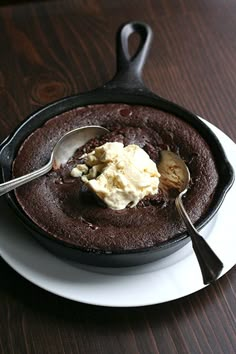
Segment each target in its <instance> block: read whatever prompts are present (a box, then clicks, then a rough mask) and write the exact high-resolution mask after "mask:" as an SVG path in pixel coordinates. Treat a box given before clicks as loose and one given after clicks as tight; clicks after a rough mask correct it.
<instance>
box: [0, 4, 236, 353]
mask: <svg viewBox="0 0 236 354" xmlns="http://www.w3.org/2000/svg"><path fill="white" fill-rule="evenodd" d="M13 3H14V2H13ZM13 3H11V2H9V3H8V4H7V2H6V1H5V2H4V3H2V4H1V5H2V6H1V7H0V140H1V139H3V138H4V137H6V136H7V135H8V134H9V133H10V132H11V131H12V130H13V129H14V128H15V127H16V126H17V125H18V124H19V123H20V122H21V121H22V120H23V119H24V118H25V117H26V116H27V115H29V114H30V113H32V112H33V111H35V110H36V109H38V108H40V107H42V106H44V105H45V104H47V103H49V102H52V101H54V100H56V99H59V98H62V97H65V96H68V95H71V94H75V93H77V92H83V91H86V90H90V89H93V88H96V87H98V86H101V85H102V84H104V83H105V82H107V81H108V80H109V79H110V78H111V77H112V76H113V75H114V72H115V44H114V43H115V40H114V39H115V34H116V30H117V28H118V27H119V26H120V24H121V23H123V22H127V21H130V20H142V21H145V22H147V23H149V24H150V26H151V27H152V29H153V31H154V41H153V45H152V48H151V51H150V55H149V58H148V61H147V63H146V66H145V69H144V73H143V77H144V80H145V83H146V85H147V86H148V87H149V88H150V89H152V90H153V91H155V92H156V93H158V94H159V95H160V96H163V97H165V98H167V99H170V100H172V101H175V102H176V103H178V104H180V105H182V106H185V107H186V108H188V109H190V110H191V111H193V112H195V113H198V114H199V115H201V116H202V117H205V118H206V119H207V120H208V121H210V122H212V123H213V124H215V125H216V126H218V127H219V128H220V129H222V130H223V131H224V132H225V133H226V134H227V135H229V136H230V137H231V138H232V139H233V140H234V141H236V104H235V95H236V36H235V32H236V16H235V13H236V1H235V0H227V1H219V0H198V1H194V0H182V1H172V0H163V1H154V0H145V1H139V0H131V1H127V0H119V1H115V0H113V1H110V0H100V1H96V0H91V1H82V0H80V1H79V0H74V1H72V0H70V1H48V2H47V1H37V2H33V1H32V2H28V1H27V2H17V4H13ZM0 272H1V287H0V353H1V354H12V353H13V354H21V353H22V354H25V353H29V354H31V353H40V354H41V353H42V354H46V353H49V354H54V353H57V354H60V353H82V354H84V353H86V354H87V353H89V354H90V353H91V354H93V353H95V354H96V353H102V354H104V353H105V354H106V353H109V354H110V353H112V354H113V353H114V354H119V353H122V354H124V353H127V354H149V353H150V354H154V353H164V354H165V353H166V354H169V353H181V354H182V353H191V354H194V353H196V354H197V353H206V354H210V353H214V354H217V353H226V354H231V353H232V354H233V353H235V348H236V320H235V315H236V296H235V290H236V272H235V268H234V269H232V270H231V271H229V272H228V273H227V274H226V275H225V276H223V277H222V278H221V279H220V280H219V281H217V282H216V284H214V285H211V286H209V287H207V288H205V289H203V290H201V291H199V292H197V293H195V294H193V295H191V296H187V297H184V298H182V299H179V300H176V301H172V302H169V303H165V304H162V305H155V306H150V307H141V308H134V309H112V308H103V307H96V306H89V305H84V304H80V303H76V302H71V301H69V300H65V299H62V298H60V297H57V296H55V295H52V294H50V293H48V292H46V291H44V290H42V289H39V288H38V287H36V286H34V285H33V284H31V283H29V282H28V281H27V280H25V279H23V278H22V277H21V276H19V275H18V274H17V273H16V272H15V271H13V270H12V269H11V268H10V267H9V266H8V265H7V264H6V263H5V262H4V261H3V260H0ZM160 286H161V284H160Z"/></svg>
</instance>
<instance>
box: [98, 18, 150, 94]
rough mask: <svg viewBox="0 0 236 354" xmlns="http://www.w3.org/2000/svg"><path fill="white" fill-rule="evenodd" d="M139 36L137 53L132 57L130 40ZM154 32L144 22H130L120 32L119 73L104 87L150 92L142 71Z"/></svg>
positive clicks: (117, 40)
mask: <svg viewBox="0 0 236 354" xmlns="http://www.w3.org/2000/svg"><path fill="white" fill-rule="evenodd" d="M134 33H136V34H138V35H139V37H140V42H139V45H138V48H137V49H136V52H135V53H134V54H133V55H132V56H131V55H130V50H129V39H130V36H131V35H132V34H134ZM152 37H153V34H152V30H151V28H150V27H149V26H148V25H147V24H146V23H144V22H129V23H127V24H125V25H123V26H121V28H120V29H119V30H118V32H117V37H116V55H117V71H116V74H115V76H114V77H113V79H112V80H111V81H109V82H108V83H107V84H106V85H104V87H106V88H109V89H110V88H122V90H124V89H129V90H130V89H135V90H136V92H137V90H140V91H148V89H147V88H146V87H145V86H144V84H143V80H142V69H143V66H144V64H145V61H146V58H147V55H148V52H149V49H150V46H151V41H152Z"/></svg>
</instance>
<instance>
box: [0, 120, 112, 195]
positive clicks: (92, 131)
mask: <svg viewBox="0 0 236 354" xmlns="http://www.w3.org/2000/svg"><path fill="white" fill-rule="evenodd" d="M107 132H108V130H107V129H106V128H103V127H101V126H97V125H91V126H84V127H82V128H77V129H74V130H72V131H70V132H69V133H67V134H65V135H64V136H63V137H62V138H61V139H60V140H59V141H58V142H57V144H56V145H55V147H54V149H53V151H52V153H51V157H50V160H49V162H48V163H47V164H46V165H45V166H43V167H41V168H40V169H38V170H37V171H34V172H31V173H29V174H27V175H24V176H21V177H18V178H15V179H12V180H10V181H7V182H5V183H2V184H0V196H1V195H3V194H5V193H8V192H10V191H12V190H13V189H16V188H17V187H20V186H22V185H23V184H25V183H28V182H30V181H32V180H34V179H36V178H38V177H40V176H43V175H45V174H46V173H47V172H49V171H50V170H51V169H52V168H54V169H58V168H60V166H61V165H64V164H65V163H66V162H67V161H68V160H69V158H70V157H71V156H73V154H74V153H75V151H76V150H77V149H78V148H79V147H81V146H83V145H84V144H85V143H87V142H88V141H89V140H90V139H92V138H95V137H99V136H101V135H103V134H105V133H107Z"/></svg>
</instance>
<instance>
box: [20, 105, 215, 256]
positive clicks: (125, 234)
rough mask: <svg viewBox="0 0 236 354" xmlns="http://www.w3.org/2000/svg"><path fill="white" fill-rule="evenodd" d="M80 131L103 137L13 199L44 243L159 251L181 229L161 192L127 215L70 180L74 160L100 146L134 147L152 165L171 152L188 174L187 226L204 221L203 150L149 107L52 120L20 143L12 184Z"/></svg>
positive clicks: (208, 166) (208, 179)
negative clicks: (97, 131) (94, 130)
mask: <svg viewBox="0 0 236 354" xmlns="http://www.w3.org/2000/svg"><path fill="white" fill-rule="evenodd" d="M85 125H101V126H103V127H106V128H108V129H109V131H110V133H107V134H106V135H104V136H102V137H101V138H100V139H93V140H92V141H90V142H88V143H87V144H86V145H85V146H83V147H81V148H80V149H79V150H78V151H77V152H76V153H75V155H74V156H73V157H72V158H71V159H70V160H69V161H68V163H67V164H66V166H63V167H62V168H61V169H59V170H57V171H54V170H52V171H51V172H49V173H48V174H47V175H45V176H43V177H40V178H38V179H37V180H35V181H32V182H30V183H28V184H27V185H25V186H22V187H20V188H18V189H17V190H16V192H15V194H16V198H17V201H18V203H19V204H20V206H21V207H22V209H23V210H24V212H25V213H26V214H27V215H28V216H29V218H31V220H32V221H33V222H34V223H35V224H36V225H38V226H39V227H40V228H41V229H43V230H44V231H46V232H47V233H48V234H49V235H51V237H53V238H56V239H60V240H63V241H64V242H67V243H68V244H70V245H76V246H79V247H81V248H83V249H86V250H88V249H89V250H90V249H94V250H102V251H121V250H131V249H140V248H146V247H152V246H154V245H159V244H161V243H163V242H164V241H166V240H168V239H170V238H173V237H175V236H176V235H178V234H180V233H181V232H183V231H184V230H185V227H184V225H183V223H182V222H181V220H180V217H179V215H178V213H177V211H176V207H175V204H174V200H173V198H169V196H168V195H166V194H165V193H164V192H163V191H162V190H161V189H160V190H159V192H158V194H156V195H154V196H150V197H145V198H144V199H143V200H141V201H140V202H139V203H138V205H137V206H136V207H134V208H129V207H127V208H125V209H123V210H111V209H109V208H108V207H106V206H105V205H104V204H103V203H101V202H100V201H99V200H98V198H96V197H95V195H94V194H93V193H92V192H91V191H89V190H88V189H87V187H86V186H85V184H83V182H82V181H81V179H80V178H73V177H72V176H71V175H70V171H71V170H72V168H73V167H74V166H75V165H76V164H77V163H78V158H79V157H80V156H81V154H83V153H84V152H90V151H92V150H93V149H94V147H96V146H100V145H102V144H104V143H105V142H114V141H117V142H122V143H124V145H128V144H136V145H138V146H140V147H141V148H143V149H144V150H145V151H146V152H147V153H148V154H149V156H150V157H151V159H152V160H153V161H155V162H156V163H157V165H158V162H159V160H160V151H161V150H163V149H170V150H171V151H173V152H175V153H177V154H178V155H179V156H180V157H181V158H182V159H184V161H185V162H186V164H187V166H188V168H189V170H190V174H191V183H190V188H189V191H188V192H187V194H186V196H185V198H184V205H185V207H186V210H187V212H188V214H189V216H190V218H191V220H192V221H193V222H194V223H195V222H196V221H198V220H199V219H201V218H202V217H203V216H204V214H205V212H206V211H207V209H208V208H209V206H210V203H211V200H212V198H213V196H214V191H215V189H216V186H217V183H218V174H217V170H216V167H215V163H214V160H213V157H212V154H211V152H210V149H209V147H208V145H207V143H206V141H204V139H203V138H202V137H201V136H200V135H199V133H198V132H197V131H196V130H195V129H194V128H193V127H191V126H190V125H188V124H187V123H185V122H184V121H183V120H181V119H180V118H178V117H177V116H174V115H172V114H170V113H167V112H163V111H160V110H157V109H155V108H152V107H145V106H138V105H136V106H129V105H125V104H103V105H92V106H87V107H79V108H76V109H73V110H71V111H68V112H65V113H63V114H60V115H59V116H56V117H54V118H52V119H50V120H49V121H48V122H47V123H46V124H44V125H43V126H42V127H41V128H39V129H37V130H36V131H35V132H34V133H33V134H31V135H30V136H29V137H28V138H27V139H26V140H25V141H24V143H23V144H22V146H21V147H20V149H19V151H18V154H17V156H16V159H15V161H14V165H13V175H14V176H15V177H18V176H21V175H24V174H26V173H29V172H31V171H34V170H36V169H38V168H40V167H41V166H43V165H44V164H46V163H47V162H48V160H49V157H50V154H51V151H52V149H53V147H54V145H55V143H56V142H57V141H58V140H59V138H60V137H61V136H63V135H64V134H65V133H66V132H68V131H70V130H72V129H75V128H77V127H82V126H85Z"/></svg>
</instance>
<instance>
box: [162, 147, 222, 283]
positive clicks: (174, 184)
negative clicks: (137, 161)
mask: <svg viewBox="0 0 236 354" xmlns="http://www.w3.org/2000/svg"><path fill="white" fill-rule="evenodd" d="M158 171H159V172H160V174H161V177H160V188H161V187H163V189H164V191H165V192H166V191H167V190H168V189H169V190H171V192H172V194H173V191H174V192H175V193H174V194H175V196H174V198H175V205H176V208H177V211H178V213H179V215H180V217H181V218H182V220H183V222H184V223H185V226H186V228H187V231H188V234H189V236H190V238H191V241H192V246H193V250H194V252H195V255H196V257H197V260H198V263H199V266H200V269H201V273H202V277H203V282H204V284H209V283H212V282H213V281H215V280H216V279H217V278H218V277H219V275H220V273H221V271H222V269H223V263H222V262H221V260H220V259H219V258H218V257H217V255H216V254H215V253H214V252H213V250H212V249H211V248H210V246H209V245H208V243H207V242H206V241H205V239H204V238H203V237H202V236H201V235H200V234H199V233H198V231H197V230H196V228H195V227H194V226H193V224H192V222H191V220H190V218H189V216H188V214H187V212H186V210H185V208H184V206H183V201H182V197H183V195H184V194H185V193H186V192H187V190H188V187H189V182H190V172H189V170H188V167H187V166H186V164H185V162H184V161H183V160H182V159H181V158H180V157H179V156H177V155H176V154H175V153H173V152H171V151H167V150H163V151H161V161H160V163H159V164H158Z"/></svg>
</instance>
